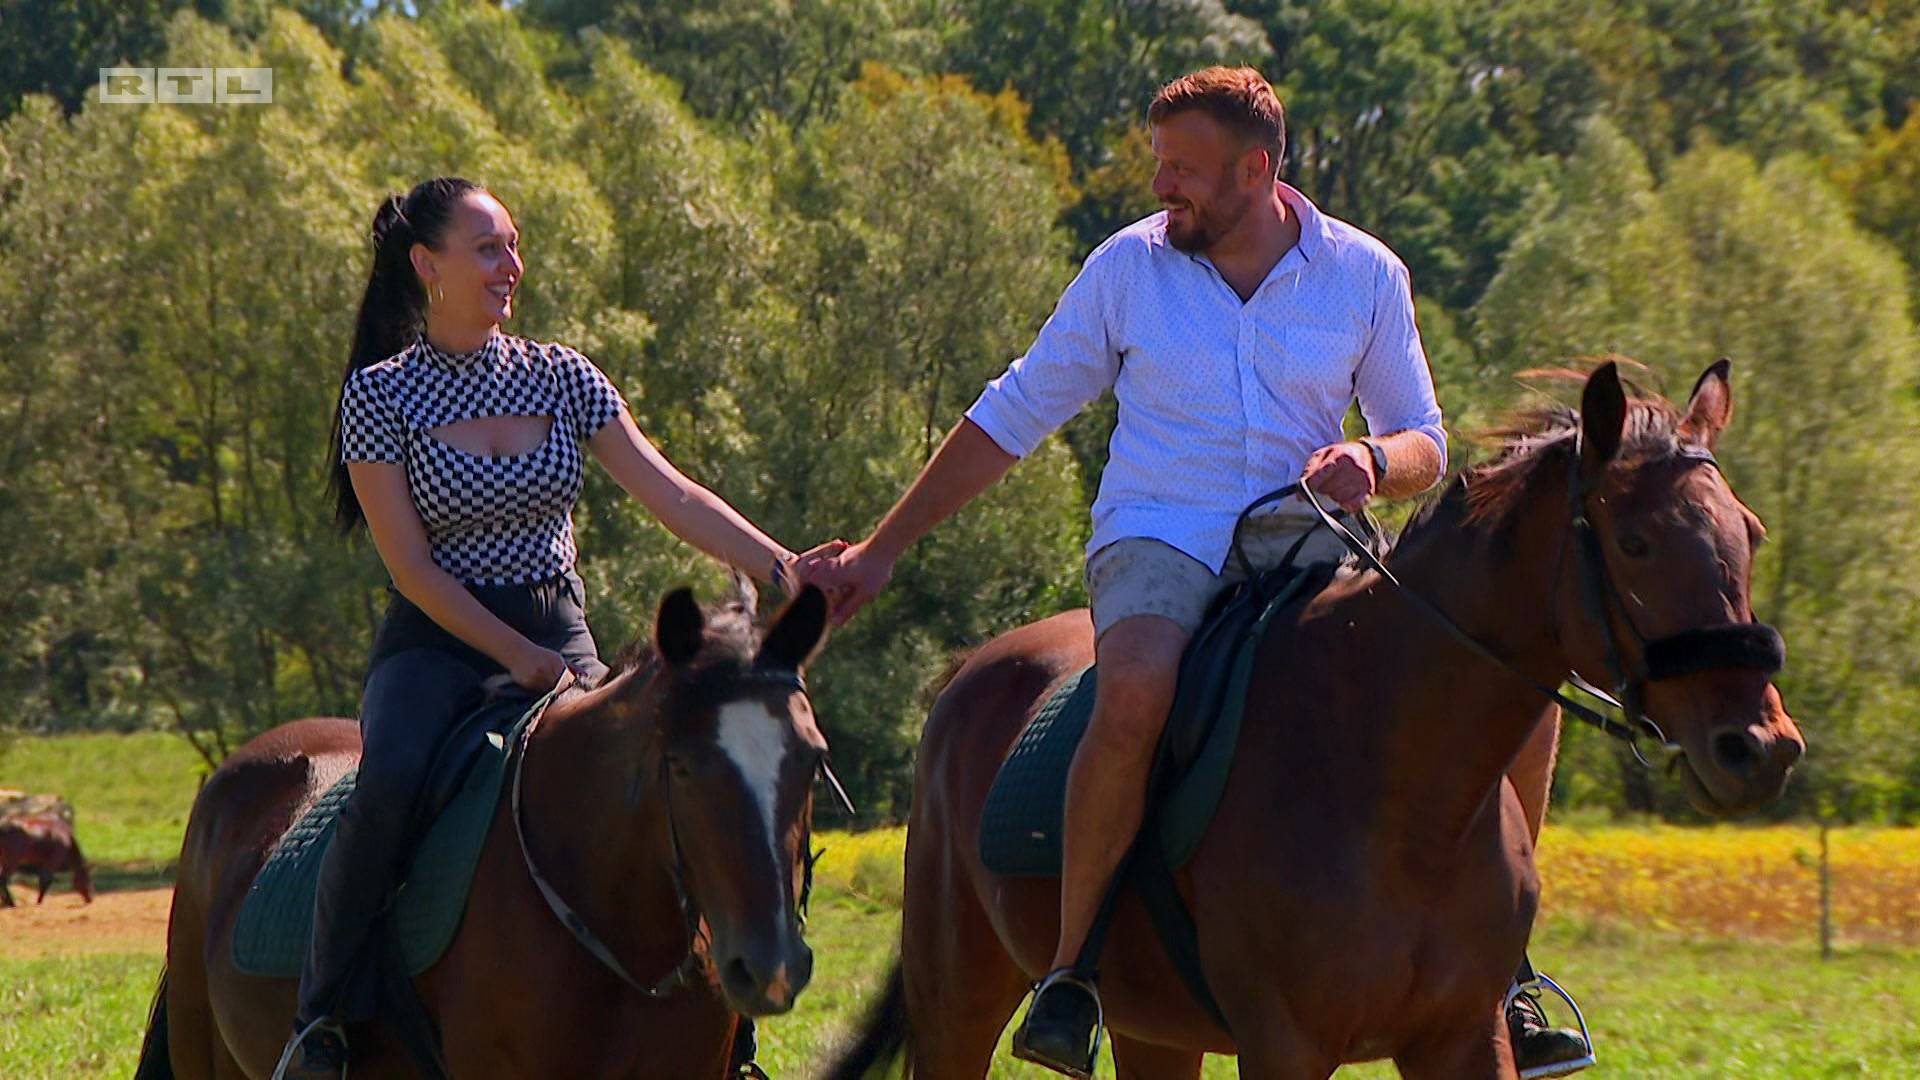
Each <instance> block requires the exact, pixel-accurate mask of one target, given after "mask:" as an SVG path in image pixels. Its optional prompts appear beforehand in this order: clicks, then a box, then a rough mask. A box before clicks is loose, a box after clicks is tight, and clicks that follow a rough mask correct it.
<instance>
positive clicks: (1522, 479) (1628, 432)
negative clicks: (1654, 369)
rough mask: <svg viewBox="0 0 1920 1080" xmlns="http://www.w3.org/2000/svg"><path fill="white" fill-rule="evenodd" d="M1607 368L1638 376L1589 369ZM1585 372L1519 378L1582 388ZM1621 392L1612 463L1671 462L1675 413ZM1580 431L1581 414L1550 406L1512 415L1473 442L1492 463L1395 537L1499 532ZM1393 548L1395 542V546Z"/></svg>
mask: <svg viewBox="0 0 1920 1080" xmlns="http://www.w3.org/2000/svg"><path fill="white" fill-rule="evenodd" d="M1607 361H1612V362H1614V363H1617V364H1619V365H1620V366H1621V367H1623V368H1630V369H1632V370H1635V371H1644V370H1645V368H1644V367H1643V366H1642V365H1641V364H1640V363H1639V362H1638V361H1635V360H1631V359H1628V358H1626V357H1622V356H1605V357H1600V358H1598V359H1597V360H1594V361H1592V363H1594V364H1599V363H1604V362H1607ZM1589 374H1590V372H1589V371H1585V370H1579V369H1575V368H1554V369H1550V370H1540V371H1527V372H1522V373H1521V375H1520V378H1521V379H1522V380H1524V381H1526V382H1527V383H1529V384H1530V385H1538V384H1545V385H1554V384H1558V385H1569V384H1583V383H1585V381H1586V379H1587V377H1588V375H1589ZM1622 383H1623V386H1624V388H1625V390H1626V392H1627V415H1626V424H1625V430H1624V431H1623V432H1622V435H1621V440H1620V449H1619V452H1618V453H1617V455H1616V456H1615V459H1614V460H1615V461H1616V462H1619V463H1621V464H1624V465H1627V466H1628V467H1632V466H1634V465H1638V464H1642V463H1645V462H1649V461H1657V460H1660V459H1662V458H1667V457H1671V456H1673V455H1674V454H1675V453H1677V452H1678V451H1679V449H1680V441H1681V435H1680V423H1681V415H1680V411H1679V410H1678V409H1676V408H1675V407H1674V406H1673V404H1672V403H1671V402H1669V401H1667V399H1666V398H1664V397H1662V396H1660V395H1659V394H1657V393H1654V392H1652V391H1648V390H1645V389H1643V388H1641V387H1640V386H1638V385H1636V384H1634V383H1632V382H1629V381H1627V380H1626V379H1624V378H1623V379H1622ZM1579 431H1580V412H1579V410H1578V409H1576V408H1573V407H1571V406H1568V405H1565V404H1561V403H1559V402H1548V403H1546V404H1541V405H1536V406H1533V407H1531V408H1527V409H1522V410H1519V411H1516V412H1514V413H1513V414H1511V415H1510V416H1508V417H1507V419H1506V420H1505V421H1504V422H1503V423H1501V424H1499V425H1498V426H1496V427H1494V428H1492V429H1489V430H1487V431H1484V432H1482V433H1481V434H1480V435H1479V436H1478V437H1477V438H1476V439H1475V441H1476V442H1478V443H1481V444H1487V445H1491V447H1492V448H1493V457H1492V459H1491V460H1489V461H1487V462H1485V463H1484V464H1480V465H1471V466H1468V467H1465V468H1463V469H1461V470H1460V471H1459V472H1457V473H1455V474H1454V476H1453V478H1452V479H1451V480H1449V481H1448V482H1446V483H1445V484H1442V485H1441V486H1440V487H1439V488H1438V489H1436V493H1435V494H1433V495H1430V496H1428V497H1427V499H1426V500H1425V502H1424V503H1423V504H1422V505H1421V506H1420V508H1419V509H1418V510H1416V511H1415V512H1414V514H1413V516H1412V518H1410V519H1409V520H1408V522H1407V524H1406V527H1405V528H1404V529H1402V530H1401V533H1400V536H1401V537H1402V538H1404V537H1406V536H1408V535H1410V534H1412V533H1414V532H1417V531H1419V528H1420V527H1421V526H1422V525H1425V524H1426V523H1428V522H1429V521H1432V520H1434V519H1436V518H1444V519H1448V520H1453V521H1455V522H1456V523H1458V524H1463V525H1471V524H1485V525H1490V526H1492V527H1493V528H1494V529H1495V530H1496V531H1498V530H1501V529H1504V528H1505V526H1506V525H1507V524H1509V523H1510V521H1511V520H1512V518H1513V516H1514V514H1515V512H1516V510H1517V509H1518V507H1519V505H1520V502H1521V499H1522V496H1523V495H1524V494H1525V492H1526V491H1527V489H1528V488H1529V487H1530V486H1532V484H1533V481H1534V479H1535V478H1536V477H1538V476H1539V475H1540V474H1541V473H1542V471H1543V470H1547V469H1549V468H1553V469H1564V468H1565V467H1566V459H1567V455H1569V454H1572V453H1573V452H1574V446H1575V444H1576V441H1577V436H1578V435H1579ZM1396 543H1397V541H1396Z"/></svg>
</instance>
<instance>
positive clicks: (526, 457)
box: [340, 331, 627, 585]
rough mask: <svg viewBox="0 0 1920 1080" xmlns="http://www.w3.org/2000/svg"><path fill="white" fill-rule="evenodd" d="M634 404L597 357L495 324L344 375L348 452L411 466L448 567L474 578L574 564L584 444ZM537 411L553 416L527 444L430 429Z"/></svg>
mask: <svg viewBox="0 0 1920 1080" xmlns="http://www.w3.org/2000/svg"><path fill="white" fill-rule="evenodd" d="M626 407H627V405H626V402H625V401H624V400H623V399H622V398H621V397H620V391H619V390H617V389H615V388H614V385H613V383H612V382H611V381H609V380H608V379H607V377H606V375H605V374H603V373H602V372H601V371H600V369H599V368H597V367H595V366H594V365H593V361H591V360H588V359H587V358H586V357H584V356H582V355H580V354H579V353H578V352H575V351H574V350H572V349H569V348H567V347H566V346H565V345H556V344H551V343H547V342H539V341H528V340H526V339H525V338H519V337H512V336H509V335H506V334H502V333H499V332H497V331H496V332H495V333H494V335H493V337H491V338H489V339H488V340H487V343H486V344H485V345H483V346H481V347H480V348H479V349H477V350H475V351H473V352H470V353H463V354H460V355H453V354H450V353H445V352H442V351H440V350H439V349H436V348H434V347H433V346H432V345H429V344H428V343H427V342H426V341H425V340H424V339H423V340H421V341H417V342H415V343H414V344H413V345H411V346H409V347H408V348H406V349H405V350H403V351H401V352H400V353H398V354H396V355H394V356H392V357H390V358H388V359H386V360H382V361H381V362H379V363H377V364H370V365H368V366H367V367H364V368H360V369H359V370H357V371H355V372H353V374H352V375H350V376H348V378H347V385H346V389H345V391H344V397H343V398H342V401H341V419H340V456H341V458H342V460H345V461H378V462H387V463H392V464H398V465H403V466H405V468H406V476H407V486H408V488H409V489H410V490H411V492H412V494H413V505H414V507H415V508H416V509H417V510H419V511H420V520H421V522H422V523H423V524H425V526H426V530H427V540H428V542H429V544H430V545H431V547H432V551H433V561H434V562H435V563H436V564H438V565H439V567H440V568H441V569H443V570H445V571H446V572H447V573H449V574H452V575H453V576H454V577H455V578H457V579H459V580H460V581H463V582H467V583H469V584H474V585H520V584H525V583H527V582H532V581H541V580H544V579H546V578H550V577H553V576H554V575H556V574H562V573H565V572H566V571H568V570H571V569H573V564H574V558H575V549H574V544H573V503H574V500H575V499H576V498H578V497H579V495H580V487H581V481H582V477H581V471H582V468H581V462H582V457H581V453H580V444H581V443H582V442H584V441H586V440H587V439H588V438H589V437H591V436H592V435H593V433H594V432H596V431H599V430H600V429H601V428H602V427H604V426H605V425H606V424H607V423H608V422H610V421H612V420H613V419H614V418H616V417H618V416H619V415H620V413H621V412H622V411H624V410H625V409H626ZM530 415H542V416H548V417H551V418H552V420H553V423H552V426H551V427H550V428H549V429H548V431H547V437H546V439H545V440H544V441H543V442H541V444H540V445H539V446H536V447H534V448H533V449H532V450H529V451H527V452H526V453H523V454H514V455H510V456H505V457H487V456H483V455H479V454H469V453H467V452H466V451H464V450H456V449H454V448H453V447H451V446H448V445H447V444H446V443H443V442H441V441H440V440H439V439H436V438H434V436H433V435H432V434H431V432H432V430H433V429H434V428H438V427H442V426H444V425H447V424H453V423H458V422H459V421H462V420H472V419H476V418H479V417H487V416H530Z"/></svg>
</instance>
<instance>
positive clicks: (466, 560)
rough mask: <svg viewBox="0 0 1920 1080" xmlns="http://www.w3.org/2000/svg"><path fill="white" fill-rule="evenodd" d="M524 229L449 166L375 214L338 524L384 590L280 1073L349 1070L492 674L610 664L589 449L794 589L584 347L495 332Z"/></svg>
mask: <svg viewBox="0 0 1920 1080" xmlns="http://www.w3.org/2000/svg"><path fill="white" fill-rule="evenodd" d="M519 240H520V237H519V233H518V231H517V230H516V229H515V228H514V223H513V218H512V216H511V215H510V214H508V213H507V209H506V207H504V206H502V205H501V204H500V201H499V200H498V199H496V198H494V197H493V196H492V195H491V194H489V193H488V192H487V191H485V190H484V189H482V188H481V187H480V186H479V185H477V184H474V183H472V182H470V181H467V180H461V179H458V178H455V177H440V178H438V179H434V180H429V181H427V182H425V183H423V184H421V185H419V186H418V187H416V188H414V189H413V191H411V192H410V193H408V194H407V196H406V197H405V198H400V197H398V196H395V197H393V198H391V199H389V200H387V202H385V203H384V204H382V205H381V207H380V209H379V211H378V212H377V213H376V214H375V215H374V220H373V241H374V247H375V254H374V263H373V272H372V276H371V277H370V278H369V280H368V282H367V291H366V295H365V297H364V298H363V299H362V300H361V303H360V316H359V323H358V325H357V327H356V328H355V331H354V339H353V354H352V357H351V359H350V360H349V362H348V365H347V372H346V379H345V383H344V385H343V386H342V388H341V394H340V404H339V408H338V411H337V413H336V414H335V420H334V430H333V451H334V454H333V457H334V473H333V483H334V488H335V491H336V497H337V499H338V506H337V512H338V518H339V522H340V525H341V526H342V528H343V529H344V530H346V531H349V532H351V531H352V530H354V529H355V528H356V527H357V526H358V525H359V524H360V523H361V522H362V521H364V522H365V523H366V525H367V528H368V530H369V531H370V532H371V533H372V535H373V542H374V546H375V547H376V548H377V549H378V550H379V552H380V558H381V560H382V561H383V562H384V563H385V564H386V567H387V571H388V573H389V574H390V575H391V576H392V578H393V589H394V593H395V595H394V597H393V600H392V602H391V604H390V605H389V607H388V609H387V613H386V618H385V620H384V621H383V622H382V624H381V626H380V629H379V631H378V633H377V634H376V635H375V637H374V643H373V654H372V658H371V660H370V661H369V664H368V675H367V684H366V689H365V692H364V695H363V697H362V699H361V708H360V731H361V739H362V757H361V761H360V780H359V785H358V787H357V789H356V790H355V791H354V794H353V796H352V798H351V799H349V800H348V802H347V804H346V806H345V807H344V808H343V810H342V812H341V814H340V819H339V825H338V833H337V835H336V836H335V838H334V841H333V843H332V845H331V847H329V849H328V850H327V853H326V857H325V859H324V861H323V863H322V866H321V871H320V887H319V894H318V896H317V897H316V899H315V903H314V931H313V944H312V946H311V948H310V949H309V952H308V956H307V963H306V967H305V970H304V971H303V972H302V973H301V976H300V996H299V1011H298V1013H297V1014H296V1017H295V1024H294V1027H295V1034H294V1038H293V1040H292V1041H290V1042H289V1043H288V1045H287V1051H286V1053H285V1054H283V1055H282V1058H281V1062H280V1068H279V1069H278V1070H277V1071H276V1076H280V1075H284V1076H289V1077H303V1078H304V1077H340V1076H342V1075H344V1072H345V1067H346V1060H347V1047H346V1039H345V1034H344V1031H343V1027H342V1025H343V1024H344V1023H347V1022H352V1021H359V1020H364V1019H367V1018H369V1017H370V1016H371V1014H372V1010H373V1005H374V1001H373V1000H372V998H373V993H372V989H373V988H372V987H371V986H369V985H368V982H367V979H366V975H367V967H368V965H366V964H364V963H362V962H361V961H362V960H363V959H364V958H365V956H366V954H367V953H368V952H369V951H370V950H368V948H367V946H368V944H369V942H370V938H371V936H372V935H371V928H372V924H373V921H374V918H375V916H376V915H377V914H378V912H379V910H380V909H381V907H382V906H383V905H384V903H385V902H386V899H387V897H388V895H389V894H390V892H391V891H392V889H393V888H394V887H395V886H396V885H397V883H398V880H399V875H400V873H401V871H402V868H403V862H404V859H405V858H406V857H407V855H408V854H409V852H410V850H411V848H412V846H413V844H412V841H413V840H414V839H415V837H414V836H413V835H412V834H411V833H409V832H408V831H407V830H408V829H410V828H414V827H417V824H418V823H416V822H415V821H414V819H415V817H416V816H418V815H416V814H415V813H414V812H413V810H414V808H415V807H414V800H415V798H416V795H417V792H418V791H419V789H420V788H421V786H422V784H423V781H424V778H425V772H426V770H427V768H428V765H429V763H430V762H431V760H432V758H433V754H434V751H435V749H436V748H437V746H438V743H439V740H440V738H441V736H442V733H443V732H444V731H445V729H446V727H447V726H448V725H449V724H450V723H451V722H453V721H454V720H456V719H457V718H459V717H460V716H461V715H463V714H464V713H465V712H466V711H467V710H468V709H469V708H470V707H471V706H472V705H473V704H475V703H476V702H477V700H478V698H479V695H480V693H481V683H482V681H483V680H485V679H486V678H487V677H489V676H494V675H498V674H500V673H503V672H504V673H506V674H508V675H510V676H511V677H512V679H513V681H514V682H516V683H518V684H519V685H521V686H523V687H525V688H527V689H528V690H531V691H536V692H544V691H547V690H550V689H552V688H553V687H554V686H556V685H558V684H559V683H560V681H561V680H563V679H568V678H571V677H573V676H574V675H579V676H584V677H586V678H589V679H592V678H596V677H598V676H599V675H600V674H602V673H604V672H605V670H606V668H605V666H604V665H602V664H601V662H600V660H599V658H598V656H596V655H595V649H594V642H593V636H592V635H591V634H590V633H589V632H588V630H587V624H586V620H585V617H584V612H583V604H584V594H583V590H582V587H581V582H580V578H579V576H578V575H577V574H575V573H574V555H575V552H574V543H573V525H572V519H571V511H572V507H573V503H574V500H575V498H576V497H577V496H578V495H579V493H580V487H581V479H582V478H581V471H582V456H581V453H580V445H581V444H583V443H584V444H585V445H586V446H587V448H588V449H590V450H591V451H592V452H593V456H594V457H595V458H596V459H597V460H599V462H600V463H601V465H603V466H604V467H605V468H606V470H607V471H608V472H609V473H610V474H612V476H613V478H614V479H615V480H616V481H618V482H619V483H620V485H621V486H622V487H624V488H625V489H626V490H627V491H629V492H631V493H632V494H633V495H634V497H636V498H638V499H639V500H640V501H641V502H642V503H644V504H645V505H646V506H647V508H648V509H649V510H651V511H653V512H654V514H656V515H657V516H658V517H659V518H660V521H661V523H662V524H663V525H665V526H666V527H667V528H668V529H670V530H672V531H673V532H674V534H675V535H677V536H679V537H680V538H681V539H683V540H685V541H687V542H688V543H690V544H693V545H694V546H695V547H698V548H700V549H701V550H702V551H705V552H707V553H708V554H711V555H713V556H714V557H715V558H717V559H719V560H721V561H722V562H725V563H728V564H730V565H733V566H737V567H741V568H744V569H745V570H747V571H748V572H749V573H752V574H753V575H754V576H756V577H759V578H762V579H763V580H768V581H772V582H773V583H775V584H778V585H780V586H782V587H783V588H786V589H787V590H788V591H791V590H792V588H793V586H794V583H795V579H796V576H797V575H799V574H801V573H802V572H803V569H802V567H801V565H800V562H799V559H798V557H796V556H795V555H794V554H793V553H792V552H790V551H788V550H787V549H786V548H784V547H782V546H781V545H779V544H778V543H775V542H774V541H773V540H771V539H769V538H768V537H767V535H766V534H765V533H762V532H761V531H760V530H759V529H757V528H755V527H754V526H753V524H752V523H751V522H749V521H747V519H746V518H744V517H742V516H741V515H740V514H739V513H738V512H737V511H735V510H734V509H733V508H732V507H731V506H728V505H727V504H726V502H724V501H723V500H721V499H720V498H719V497H718V496H716V495H714V494H713V493H712V492H710V491H708V490H706V489H705V488H703V487H701V486H700V485H698V484H696V483H694V482H693V481H691V480H689V479H687V478H686V477H685V476H683V475H681V473H680V472H679V471H678V470H677V469H675V468H674V467H673V465H672V464H671V463H669V462H668V461H667V460H666V458H664V457H662V456H661V454H660V452H659V451H658V450H656V449H655V448H654V447H653V445H652V444H651V443H649V442H648V441H647V438H646V436H645V435H643V434H641V432H640V429H639V428H638V427H637V426H635V424H634V422H633V418H632V416H631V415H629V413H628V411H627V407H626V403H625V401H623V400H622V399H621V396H620V393H619V391H618V390H616V389H615V388H614V386H613V384H612V383H611V382H610V381H608V379H607V377H606V376H605V375H604V374H602V373H601V372H600V370H599V369H598V368H596V367H594V365H593V363H592V362H591V361H589V360H588V359H587V358H586V357H584V356H582V355H580V354H579V353H578V352H575V351H574V350H572V349H569V348H567V347H566V346H564V345H556V344H550V343H544V342H534V341H528V340H526V339H524V338H518V337H513V336H510V335H507V334H503V333H501V331H500V323H501V322H502V321H503V320H505V319H507V318H509V317H511V315H512V314H513V294H514V290H515V289H516V288H517V287H518V286H519V284H520V282H521V278H522V273H523V271H524V264H523V263H522V261H521V258H520V248H519ZM838 546H840V545H829V546H828V547H829V548H837V547H838ZM819 550H823V551H824V550H827V549H825V548H823V549H819ZM742 1042H744V1043H747V1044H749V1045H750V1042H751V1036H750V1035H749V1036H748V1037H747V1038H746V1039H744V1040H742Z"/></svg>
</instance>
